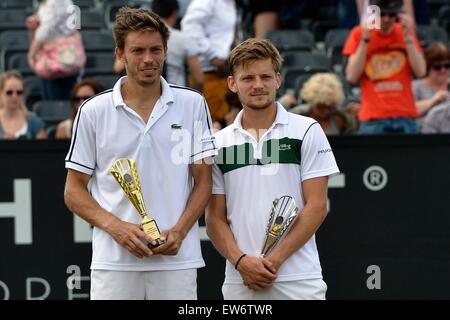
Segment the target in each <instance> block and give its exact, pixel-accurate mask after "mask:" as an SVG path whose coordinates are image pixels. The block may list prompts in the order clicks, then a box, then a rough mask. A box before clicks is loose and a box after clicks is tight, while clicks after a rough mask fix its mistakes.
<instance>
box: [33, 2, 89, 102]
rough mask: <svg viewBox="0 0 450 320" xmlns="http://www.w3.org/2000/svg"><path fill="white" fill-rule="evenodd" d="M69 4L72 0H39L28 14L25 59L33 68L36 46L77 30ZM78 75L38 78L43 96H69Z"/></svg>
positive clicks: (54, 98)
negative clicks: (36, 8)
mask: <svg viewBox="0 0 450 320" xmlns="http://www.w3.org/2000/svg"><path fill="white" fill-rule="evenodd" d="M71 6H73V3H72V0H39V8H38V11H37V13H35V14H33V15H32V16H30V17H28V18H27V21H26V25H27V28H28V31H29V33H30V39H31V45H30V49H29V52H28V63H29V65H30V66H31V67H32V69H34V66H35V64H36V59H37V56H38V53H39V50H40V49H41V48H43V47H44V45H45V44H46V43H49V42H50V41H53V40H55V39H57V38H59V37H65V36H69V35H71V34H73V33H74V32H75V31H76V30H75V29H74V28H75V23H73V17H72V14H73V10H71ZM80 43H81V42H80ZM83 50H84V49H83ZM77 78H78V75H77V74H75V75H70V76H66V77H63V78H58V79H43V78H41V79H42V82H41V91H42V97H43V99H44V100H69V95H70V91H71V90H72V87H73V86H74V85H75V83H76V81H77Z"/></svg>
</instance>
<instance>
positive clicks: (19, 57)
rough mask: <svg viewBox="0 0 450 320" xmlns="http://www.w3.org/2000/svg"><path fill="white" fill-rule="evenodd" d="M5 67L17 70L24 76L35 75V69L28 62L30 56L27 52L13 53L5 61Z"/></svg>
mask: <svg viewBox="0 0 450 320" xmlns="http://www.w3.org/2000/svg"><path fill="white" fill-rule="evenodd" d="M5 69H6V70H11V69H14V70H17V71H19V72H20V73H21V74H22V76H24V77H27V76H32V75H34V72H33V70H31V67H30V66H29V64H28V58H27V53H26V52H16V53H13V54H11V56H9V57H8V59H7V60H6V61H5Z"/></svg>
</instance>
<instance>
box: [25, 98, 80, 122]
mask: <svg viewBox="0 0 450 320" xmlns="http://www.w3.org/2000/svg"><path fill="white" fill-rule="evenodd" d="M32 109H33V112H34V113H35V114H36V115H37V116H38V117H40V118H41V119H42V120H43V121H44V122H45V127H46V128H48V127H50V126H52V125H57V124H58V123H59V122H60V121H63V120H65V119H67V118H70V115H71V114H72V107H71V106H70V102H69V101H63V100H55V101H44V100H41V101H38V102H36V103H35V104H34V105H33V108H32Z"/></svg>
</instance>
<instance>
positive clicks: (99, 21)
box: [81, 9, 106, 30]
mask: <svg viewBox="0 0 450 320" xmlns="http://www.w3.org/2000/svg"><path fill="white" fill-rule="evenodd" d="M105 27H106V26H105V23H104V21H103V13H102V12H100V11H98V10H93V9H90V10H81V30H85V29H105Z"/></svg>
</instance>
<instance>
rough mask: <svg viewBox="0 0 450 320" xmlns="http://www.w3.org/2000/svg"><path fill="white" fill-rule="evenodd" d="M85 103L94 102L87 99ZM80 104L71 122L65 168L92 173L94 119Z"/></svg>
mask: <svg viewBox="0 0 450 320" xmlns="http://www.w3.org/2000/svg"><path fill="white" fill-rule="evenodd" d="M86 103H94V102H93V100H89V101H87V102H86ZM88 111H89V110H88V108H87V105H82V106H81V107H80V109H79V110H78V114H77V116H76V118H75V121H74V124H73V131H72V132H73V135H72V141H71V143H70V149H69V152H68V153H67V156H66V168H67V169H73V170H76V171H80V172H82V173H85V174H88V175H92V173H93V172H94V169H95V166H96V162H97V161H96V158H97V156H96V145H95V127H94V119H92V115H91V114H90V113H89V112H88Z"/></svg>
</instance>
